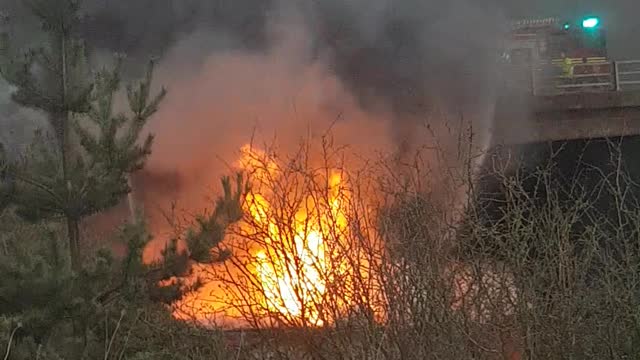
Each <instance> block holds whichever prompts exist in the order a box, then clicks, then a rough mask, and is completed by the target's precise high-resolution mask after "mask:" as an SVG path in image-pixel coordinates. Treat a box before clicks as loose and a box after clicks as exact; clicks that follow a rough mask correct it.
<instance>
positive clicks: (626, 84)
mask: <svg viewBox="0 0 640 360" xmlns="http://www.w3.org/2000/svg"><path fill="white" fill-rule="evenodd" d="M503 71H504V86H505V89H506V90H507V91H508V92H514V91H515V92H523V91H524V92H533V94H534V95H560V94H571V93H580V92H607V91H631V90H640V60H631V61H615V62H609V61H606V60H604V59H594V60H593V61H587V62H584V61H581V62H573V63H572V69H571V71H570V73H566V68H564V66H563V64H562V63H560V62H558V61H554V62H546V63H540V64H537V65H536V66H533V67H532V66H530V65H511V64H509V65H506V66H505V67H504V68H503Z"/></svg>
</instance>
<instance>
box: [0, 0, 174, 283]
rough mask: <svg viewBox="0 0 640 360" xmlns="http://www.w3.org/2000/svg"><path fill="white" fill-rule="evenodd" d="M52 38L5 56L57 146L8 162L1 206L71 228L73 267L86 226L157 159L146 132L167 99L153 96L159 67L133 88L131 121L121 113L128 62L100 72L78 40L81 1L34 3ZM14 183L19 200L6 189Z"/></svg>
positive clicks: (40, 141)
mask: <svg viewBox="0 0 640 360" xmlns="http://www.w3.org/2000/svg"><path fill="white" fill-rule="evenodd" d="M28 4H29V6H30V8H31V9H32V12H33V14H34V15H35V16H36V17H37V18H38V19H39V20H40V22H41V24H42V30H43V31H44V32H45V33H46V34H47V35H48V41H47V42H46V44H45V45H46V46H44V47H35V48H31V49H29V50H27V51H26V52H24V53H22V54H20V52H19V51H18V50H17V49H16V46H15V44H11V43H10V41H8V40H7V44H3V46H2V51H1V53H0V59H1V61H0V75H2V77H4V79H5V80H6V81H8V82H9V83H10V84H11V85H13V86H14V87H15V88H16V90H15V92H14V93H13V96H12V98H13V100H14V101H15V102H16V103H18V104H19V105H22V106H25V107H29V108H33V109H37V110H40V111H43V112H45V113H46V114H47V116H48V120H49V124H50V126H51V130H53V132H54V134H55V136H54V139H47V137H46V136H45V135H43V134H37V136H36V139H35V142H34V144H33V146H32V147H31V149H30V151H29V152H28V153H27V154H26V155H25V156H24V157H23V158H22V159H21V161H18V162H17V163H15V164H7V160H6V159H2V157H0V164H2V168H1V169H2V172H3V173H8V175H5V176H3V177H5V178H8V179H10V180H11V181H3V182H2V183H1V184H3V185H2V188H0V196H1V197H0V199H1V201H2V202H0V205H2V204H4V203H7V202H8V200H9V199H11V201H12V202H13V203H14V205H15V206H16V207H17V209H18V213H19V214H20V215H21V216H23V217H24V218H25V219H27V220H30V221H43V220H59V219H64V220H66V222H67V229H68V230H67V231H68V238H69V243H70V246H69V251H70V256H71V259H72V266H73V267H74V268H75V269H76V270H78V269H79V268H80V266H79V263H80V261H81V254H80V253H79V248H80V245H79V244H80V232H79V226H78V224H79V222H80V221H81V220H82V219H83V218H85V217H87V216H89V215H92V214H95V213H97V212H99V211H101V210H104V209H107V208H109V207H112V206H114V205H116V204H117V203H118V202H119V201H120V200H121V199H122V198H123V196H124V195H126V194H127V193H128V192H130V190H131V189H130V188H129V185H128V181H127V180H128V175H129V174H130V173H132V172H134V171H136V170H139V169H141V168H142V166H143V165H144V162H145V160H146V158H147V157H148V156H149V154H150V153H151V146H152V143H153V136H152V135H147V136H146V138H145V139H144V140H143V141H142V143H141V144H139V143H138V140H139V139H140V137H141V135H142V131H143V128H144V126H145V125H146V123H147V121H148V120H149V118H150V117H151V116H152V115H153V114H155V113H156V111H157V110H158V105H159V104H160V102H161V101H162V99H163V98H164V97H165V95H166V91H165V90H164V89H162V90H161V91H160V92H159V94H157V95H156V96H151V80H152V77H153V62H152V63H151V64H150V66H149V69H148V71H147V74H146V76H145V77H144V79H143V80H142V81H140V82H139V83H137V84H135V85H129V86H128V87H127V95H128V100H129V107H130V110H131V114H130V116H126V115H124V114H120V113H114V107H115V105H114V98H115V94H116V93H117V92H118V91H120V89H121V84H120V77H119V72H120V63H121V61H120V59H118V63H117V65H116V66H115V68H114V69H111V70H108V69H101V70H99V71H97V72H96V73H95V75H94V74H93V72H92V69H91V68H90V66H89V57H88V51H87V47H86V45H85V44H84V42H83V41H82V40H81V39H78V38H76V37H75V34H76V33H77V31H76V30H77V29H76V28H77V25H78V22H79V3H78V2H77V1H73V0H33V1H30V2H28ZM8 183H10V184H12V187H11V192H12V193H13V195H14V196H12V197H10V198H9V197H7V196H6V195H3V194H4V193H6V192H8V190H6V186H7V185H5V184H8Z"/></svg>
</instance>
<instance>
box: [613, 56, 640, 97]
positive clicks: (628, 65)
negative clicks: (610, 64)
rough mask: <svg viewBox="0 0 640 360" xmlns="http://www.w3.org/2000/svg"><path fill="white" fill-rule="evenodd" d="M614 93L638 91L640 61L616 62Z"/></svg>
mask: <svg viewBox="0 0 640 360" xmlns="http://www.w3.org/2000/svg"><path fill="white" fill-rule="evenodd" d="M614 64H615V66H614V75H615V82H616V91H625V90H640V60H631V61H616V62H615V63H614Z"/></svg>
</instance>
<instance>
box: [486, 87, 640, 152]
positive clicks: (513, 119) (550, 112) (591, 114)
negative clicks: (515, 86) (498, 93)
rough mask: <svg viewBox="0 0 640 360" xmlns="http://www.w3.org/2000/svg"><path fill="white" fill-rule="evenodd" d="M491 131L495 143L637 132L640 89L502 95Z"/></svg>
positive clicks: (624, 134) (639, 119) (609, 135)
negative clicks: (538, 94)
mask: <svg viewBox="0 0 640 360" xmlns="http://www.w3.org/2000/svg"><path fill="white" fill-rule="evenodd" d="M493 134H494V141H493V143H494V144H495V145H499V144H506V145H518V144H526V143H535V142H545V141H556V140H577V139H589V138H602V137H618V136H629V135H639V134H640V91H638V90H636V91H603V92H584V93H574V94H558V95H547V96H534V95H531V94H527V95H524V94H520V95H517V94H514V95H508V96H504V97H502V98H501V99H500V100H499V101H498V103H497V106H496V114H495V122H494V128H493Z"/></svg>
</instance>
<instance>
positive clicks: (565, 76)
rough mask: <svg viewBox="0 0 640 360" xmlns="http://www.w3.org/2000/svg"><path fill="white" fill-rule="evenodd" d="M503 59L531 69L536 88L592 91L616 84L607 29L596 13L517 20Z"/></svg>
mask: <svg viewBox="0 0 640 360" xmlns="http://www.w3.org/2000/svg"><path fill="white" fill-rule="evenodd" d="M504 50H505V52H504V54H503V59H504V60H505V62H507V63H508V64H510V65H511V66H514V67H517V68H520V69H523V68H527V69H529V70H531V75H532V76H531V79H530V80H531V81H532V82H533V84H532V86H533V88H534V90H541V89H547V90H549V89H554V91H556V92H558V91H561V92H571V91H590V90H594V89H600V90H602V89H603V88H607V87H611V86H613V76H612V73H613V69H612V66H611V63H610V62H609V60H608V59H607V41H606V31H605V29H604V27H603V26H602V23H601V20H600V18H598V17H595V16H589V17H585V18H581V19H579V20H571V21H563V20H561V19H559V18H546V19H526V20H519V21H514V22H513V23H512V24H511V33H510V36H509V38H508V39H507V41H506V44H505V46H504Z"/></svg>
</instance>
